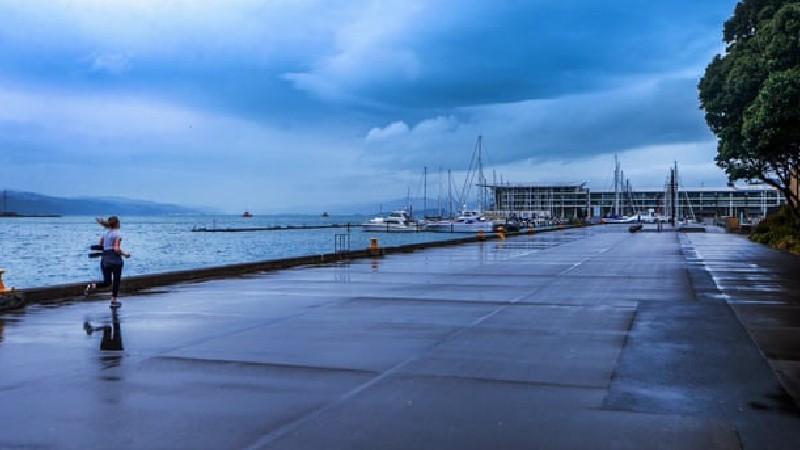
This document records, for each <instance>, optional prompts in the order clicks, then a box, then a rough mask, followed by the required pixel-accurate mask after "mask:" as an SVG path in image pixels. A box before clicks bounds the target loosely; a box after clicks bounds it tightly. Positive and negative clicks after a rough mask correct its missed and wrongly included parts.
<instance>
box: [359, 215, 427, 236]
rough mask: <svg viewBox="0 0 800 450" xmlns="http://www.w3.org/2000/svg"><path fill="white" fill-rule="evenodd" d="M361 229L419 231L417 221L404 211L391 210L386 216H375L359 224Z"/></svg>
mask: <svg viewBox="0 0 800 450" xmlns="http://www.w3.org/2000/svg"><path fill="white" fill-rule="evenodd" d="M361 229H362V230H363V231H369V232H383V233H413V232H416V231H419V226H418V225H417V222H415V221H414V220H413V219H411V216H409V215H408V213H407V212H406V211H392V212H391V213H390V214H389V215H388V216H387V217H375V218H374V219H370V220H369V221H368V222H367V223H365V224H362V225H361Z"/></svg>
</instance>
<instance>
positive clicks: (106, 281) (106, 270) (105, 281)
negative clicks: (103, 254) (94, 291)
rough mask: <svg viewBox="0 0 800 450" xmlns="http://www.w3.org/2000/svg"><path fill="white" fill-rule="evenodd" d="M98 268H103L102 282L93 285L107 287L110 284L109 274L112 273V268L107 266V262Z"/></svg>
mask: <svg viewBox="0 0 800 450" xmlns="http://www.w3.org/2000/svg"><path fill="white" fill-rule="evenodd" d="M100 268H101V269H103V282H102V283H97V284H95V285H94V287H96V288H107V287H109V286H111V274H112V273H113V271H114V270H113V269H114V268H113V267H111V266H109V265H108V264H101V265H100Z"/></svg>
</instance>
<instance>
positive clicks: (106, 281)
mask: <svg viewBox="0 0 800 450" xmlns="http://www.w3.org/2000/svg"><path fill="white" fill-rule="evenodd" d="M111 269H112V268H111V267H108V265H107V264H103V263H100V270H102V271H103V282H102V283H89V284H87V285H86V289H84V290H83V295H86V296H88V295H89V294H91V292H92V291H93V290H95V289H97V288H107V287H109V286H111V272H112V270H111Z"/></svg>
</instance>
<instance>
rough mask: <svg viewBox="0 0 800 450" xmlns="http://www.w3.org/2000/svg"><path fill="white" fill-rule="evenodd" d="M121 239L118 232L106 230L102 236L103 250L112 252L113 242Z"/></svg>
mask: <svg viewBox="0 0 800 450" xmlns="http://www.w3.org/2000/svg"><path fill="white" fill-rule="evenodd" d="M117 239H122V234H120V232H119V230H108V231H107V232H106V234H105V235H103V250H114V241H116V240H117Z"/></svg>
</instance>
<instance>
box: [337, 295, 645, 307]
mask: <svg viewBox="0 0 800 450" xmlns="http://www.w3.org/2000/svg"><path fill="white" fill-rule="evenodd" d="M529 295H530V294H524V296H523V298H527V297H528V296H529ZM351 301H376V302H387V303H388V302H409V303H440V304H444V305H446V304H454V305H516V306H561V307H575V308H582V309H586V308H597V309H601V308H616V309H627V308H630V306H629V305H615V304H602V305H599V304H597V303H560V302H533V301H524V300H519V301H516V302H515V301H513V300H497V301H493V300H447V299H443V298H435V297H372V296H362V297H353V298H352V299H351ZM621 301H622V302H627V303H638V302H637V301H636V300H621Z"/></svg>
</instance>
